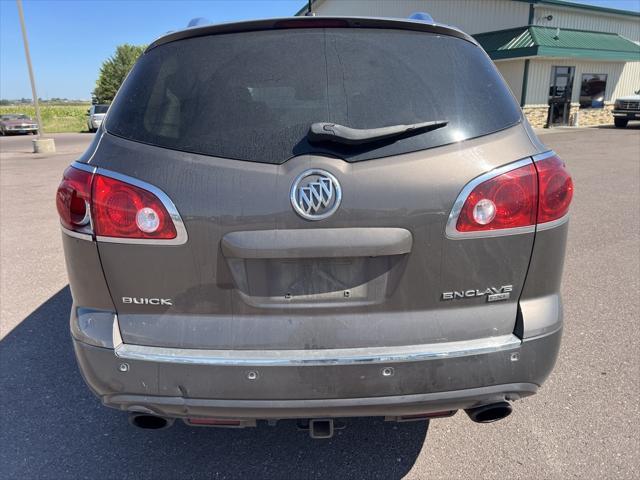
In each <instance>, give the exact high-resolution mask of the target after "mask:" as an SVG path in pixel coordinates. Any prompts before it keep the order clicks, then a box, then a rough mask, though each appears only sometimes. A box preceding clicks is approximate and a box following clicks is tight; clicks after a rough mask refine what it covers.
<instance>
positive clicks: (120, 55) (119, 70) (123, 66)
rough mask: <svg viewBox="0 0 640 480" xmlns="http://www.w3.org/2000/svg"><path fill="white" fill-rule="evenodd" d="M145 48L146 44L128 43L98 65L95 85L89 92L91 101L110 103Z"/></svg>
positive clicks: (120, 46)
mask: <svg viewBox="0 0 640 480" xmlns="http://www.w3.org/2000/svg"><path fill="white" fill-rule="evenodd" d="M146 48H147V46H146V45H130V44H128V43H125V44H124V45H119V46H118V47H117V48H116V51H115V53H114V54H113V55H112V56H111V57H109V58H108V59H107V60H105V61H104V62H103V63H102V66H101V67H100V73H99V75H98V80H97V81H96V87H95V89H94V90H93V92H91V95H92V101H93V103H111V101H112V100H113V97H115V96H116V93H117V92H118V89H119V88H120V85H122V82H124V79H125V78H126V76H127V74H128V73H129V70H131V68H132V67H133V65H134V64H135V63H136V60H138V57H139V56H140V55H142V53H143V52H144V50H145V49H146Z"/></svg>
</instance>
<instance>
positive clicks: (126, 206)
mask: <svg viewBox="0 0 640 480" xmlns="http://www.w3.org/2000/svg"><path fill="white" fill-rule="evenodd" d="M92 200H93V201H92V207H93V208H92V212H93V225H94V228H95V232H96V235H97V236H100V237H116V238H138V239H166V240H170V239H172V238H176V236H177V233H176V228H175V226H174V225H173V221H172V220H171V217H170V216H169V212H167V209H166V208H165V207H164V205H163V204H162V202H161V201H160V200H159V199H158V198H157V197H156V196H155V195H154V194H152V193H151V192H148V191H146V190H143V189H142V188H139V187H136V186H134V185H131V184H128V183H125V182H122V181H120V180H116V179H114V178H109V177H105V176H103V175H100V174H97V175H96V176H95V177H94V179H93V198H92Z"/></svg>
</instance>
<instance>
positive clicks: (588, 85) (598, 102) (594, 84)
mask: <svg viewBox="0 0 640 480" xmlns="http://www.w3.org/2000/svg"><path fill="white" fill-rule="evenodd" d="M606 89H607V75H606V74H605V73H583V74H582V82H581V83H580V108H602V107H604V92H605V90H606Z"/></svg>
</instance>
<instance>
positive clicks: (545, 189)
mask: <svg viewBox="0 0 640 480" xmlns="http://www.w3.org/2000/svg"><path fill="white" fill-rule="evenodd" d="M535 165H536V169H537V170H538V183H539V185H540V186H539V189H540V196H539V203H538V223H546V222H552V221H554V220H558V219H559V218H562V217H564V216H565V215H566V214H567V212H568V211H569V205H570V204H571V199H572V198H573V181H572V180H571V176H570V175H569V172H567V170H566V169H565V166H564V162H563V161H562V160H560V159H559V158H558V157H557V156H555V155H554V156H553V157H549V158H546V159H544V160H541V161H539V162H536V164H535Z"/></svg>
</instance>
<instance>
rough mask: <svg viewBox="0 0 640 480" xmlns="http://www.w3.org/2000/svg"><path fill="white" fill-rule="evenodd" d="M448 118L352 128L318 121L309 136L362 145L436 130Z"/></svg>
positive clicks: (314, 139) (312, 139) (444, 124)
mask: <svg viewBox="0 0 640 480" xmlns="http://www.w3.org/2000/svg"><path fill="white" fill-rule="evenodd" d="M447 123H449V122H447V121H446V120H434V121H431V122H421V123H412V124H410V125H391V126H389V127H381V128H351V127H345V126H344V125H340V124H338V123H328V122H318V123H314V124H312V125H311V128H310V129H309V133H307V138H308V139H309V141H310V142H335V143H342V144H345V145H360V144H363V143H371V142H377V141H379V140H384V139H387V138H392V137H400V136H404V135H414V134H417V133H423V132H428V131H431V130H436V129H438V128H442V127H444V126H446V125H447Z"/></svg>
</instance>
